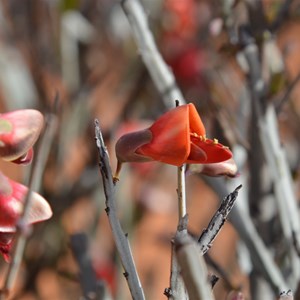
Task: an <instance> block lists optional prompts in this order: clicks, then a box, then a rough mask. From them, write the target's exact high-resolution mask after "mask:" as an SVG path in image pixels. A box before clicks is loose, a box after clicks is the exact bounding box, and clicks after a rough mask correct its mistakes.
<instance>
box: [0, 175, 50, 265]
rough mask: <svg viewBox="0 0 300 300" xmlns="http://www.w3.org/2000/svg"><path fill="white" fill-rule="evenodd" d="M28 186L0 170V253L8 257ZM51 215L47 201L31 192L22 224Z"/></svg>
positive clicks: (37, 220)
mask: <svg viewBox="0 0 300 300" xmlns="http://www.w3.org/2000/svg"><path fill="white" fill-rule="evenodd" d="M27 192H28V188H27V187H26V186H24V185H22V184H20V183H18V182H15V181H13V180H11V179H9V178H8V177H6V176H4V175H3V174H2V173H1V172H0V253H1V254H2V255H3V257H4V258H5V259H6V260H8V259H9V250H10V248H11V244H12V240H13V237H14V233H15V231H16V225H17V224H16V223H17V221H18V219H19V217H20V215H21V213H22V210H23V202H24V199H25V196H26V194H27ZM51 216H52V210H51V208H50V206H49V204H48V202H47V201H46V200H45V199H44V198H43V197H42V196H40V195H39V194H38V193H35V192H32V194H31V202H30V209H29V214H28V216H27V219H26V220H25V224H24V225H28V224H32V223H36V222H41V221H44V220H47V219H49V218H50V217H51Z"/></svg>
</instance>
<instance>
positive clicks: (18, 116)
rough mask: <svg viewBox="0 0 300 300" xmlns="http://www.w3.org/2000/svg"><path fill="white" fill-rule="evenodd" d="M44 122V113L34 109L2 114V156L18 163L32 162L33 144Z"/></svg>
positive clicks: (0, 137) (0, 152)
mask: <svg viewBox="0 0 300 300" xmlns="http://www.w3.org/2000/svg"><path fill="white" fill-rule="evenodd" d="M43 123H44V117H43V115H42V114H41V113H40V112H39V111H37V110H34V109H21V110H15V111H12V112H8V113H3V114H0V157H1V158H3V159H4V160H7V161H11V162H14V163H18V164H27V163H30V162H31V160H32V157H33V149H32V146H33V145H34V143H35V142H36V140H37V139H38V137H39V134H40V132H41V130H42V127H43Z"/></svg>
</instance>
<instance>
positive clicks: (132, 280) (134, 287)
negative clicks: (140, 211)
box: [95, 120, 145, 300]
mask: <svg viewBox="0 0 300 300" xmlns="http://www.w3.org/2000/svg"><path fill="white" fill-rule="evenodd" d="M95 137H96V145H97V148H98V151H99V168H100V172H101V175H102V181H103V187H104V193H105V197H106V202H105V205H106V209H105V211H106V213H107V216H108V220H109V224H110V226H111V230H112V233H113V236H114V240H115V243H116V247H117V250H118V253H119V255H120V258H121V262H122V265H123V268H124V270H125V272H124V276H125V278H126V280H127V283H128V287H129V289H130V292H131V296H132V298H133V299H135V300H141V299H145V297H144V292H143V289H142V286H141V283H140V280H139V277H138V274H137V272H136V268H135V264H134V261H133V257H132V253H131V249H130V246H129V243H128V238H127V234H125V233H124V232H123V229H122V227H121V224H120V221H119V219H118V217H117V211H116V199H115V186H114V183H113V176H112V172H111V168H110V164H109V156H108V152H107V149H106V146H105V144H104V140H103V137H102V133H101V130H100V127H99V122H98V120H95Z"/></svg>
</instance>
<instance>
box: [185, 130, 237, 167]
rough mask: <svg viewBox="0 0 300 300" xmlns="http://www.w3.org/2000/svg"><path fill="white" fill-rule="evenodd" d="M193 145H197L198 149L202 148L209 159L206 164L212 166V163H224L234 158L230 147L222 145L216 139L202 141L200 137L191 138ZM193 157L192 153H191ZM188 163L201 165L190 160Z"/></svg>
mask: <svg viewBox="0 0 300 300" xmlns="http://www.w3.org/2000/svg"><path fill="white" fill-rule="evenodd" d="M191 141H192V143H194V144H196V145H197V146H198V147H200V148H201V149H202V150H203V151H204V152H205V153H206V156H207V159H206V161H205V162H201V163H205V164H211V163H218V162H222V161H226V160H228V159H230V158H231V157H232V153H231V151H230V150H229V149H228V147H226V146H224V145H222V144H220V143H219V142H218V141H217V140H216V139H214V140H210V139H206V138H205V139H203V140H200V139H199V138H198V137H193V136H192V137H191ZM191 157H192V153H191ZM187 162H188V163H199V162H198V161H194V160H192V159H190V158H188V160H187Z"/></svg>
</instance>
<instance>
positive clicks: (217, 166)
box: [190, 158, 239, 178]
mask: <svg viewBox="0 0 300 300" xmlns="http://www.w3.org/2000/svg"><path fill="white" fill-rule="evenodd" d="M190 170H191V171H192V172H193V173H201V174H204V175H207V176H212V177H217V176H228V177H232V178H233V177H238V176H239V172H238V169H237V165H236V164H235V161H234V160H233V158H231V159H229V160H226V161H223V162H220V163H213V164H197V165H195V164H193V165H191V167H190Z"/></svg>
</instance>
